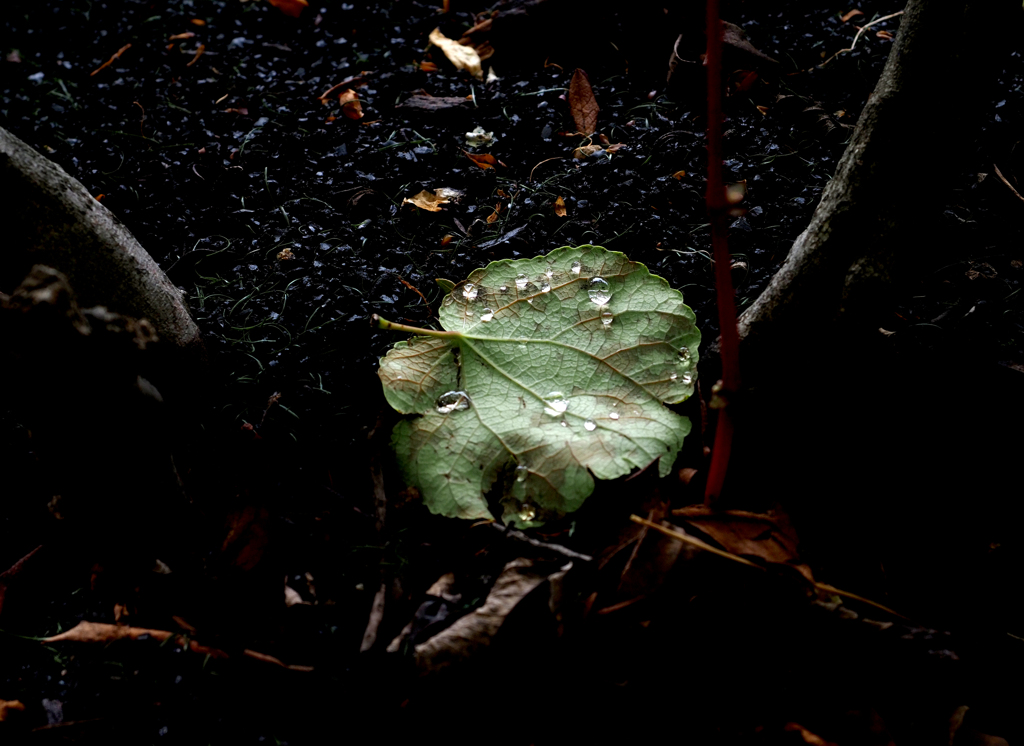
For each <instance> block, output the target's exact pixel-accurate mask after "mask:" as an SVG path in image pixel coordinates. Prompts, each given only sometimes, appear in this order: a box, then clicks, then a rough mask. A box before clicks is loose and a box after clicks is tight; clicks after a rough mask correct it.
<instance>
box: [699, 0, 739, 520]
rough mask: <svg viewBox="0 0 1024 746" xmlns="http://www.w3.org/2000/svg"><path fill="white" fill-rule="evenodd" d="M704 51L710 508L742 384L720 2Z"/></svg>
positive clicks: (712, 11) (711, 8) (721, 478)
mask: <svg viewBox="0 0 1024 746" xmlns="http://www.w3.org/2000/svg"><path fill="white" fill-rule="evenodd" d="M707 21H708V28H707V38H708V49H707V56H706V58H705V60H706V64H707V68H708V188H707V194H706V196H705V198H704V199H705V202H706V203H707V208H708V214H709V217H710V219H711V246H712V253H713V255H714V262H715V294H716V300H717V304H718V328H719V334H720V335H721V346H720V349H721V356H722V381H721V386H720V387H719V392H720V394H721V398H720V401H721V406H720V407H719V412H718V426H717V429H716V431H715V444H714V448H713V449H712V452H711V466H710V468H709V469H708V481H707V486H706V487H705V490H704V502H705V504H706V505H708V506H709V507H712V506H713V505H714V504H715V503H716V502H717V500H718V498H719V497H720V495H721V493H722V485H723V484H724V482H725V474H726V471H727V470H728V467H729V456H730V454H731V453H732V433H733V426H732V417H731V415H730V414H729V410H728V403H729V399H730V397H731V395H732V394H734V393H736V392H737V391H738V390H739V387H740V366H739V345H740V338H739V330H738V329H737V328H736V296H735V293H734V291H733V286H732V262H731V261H730V258H729V244H728V239H727V238H726V226H725V218H726V214H727V213H728V210H729V200H728V195H727V194H726V191H725V181H724V179H723V176H722V119H723V117H722V36H723V27H722V21H721V19H720V18H719V15H718V0H708V3H707Z"/></svg>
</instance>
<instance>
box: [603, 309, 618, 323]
mask: <svg viewBox="0 0 1024 746" xmlns="http://www.w3.org/2000/svg"><path fill="white" fill-rule="evenodd" d="M613 318H615V314H613V313H612V312H611V311H605V312H604V313H602V314H601V323H602V324H604V325H605V326H611V325H612V319H613Z"/></svg>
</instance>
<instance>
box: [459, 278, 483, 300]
mask: <svg viewBox="0 0 1024 746" xmlns="http://www.w3.org/2000/svg"><path fill="white" fill-rule="evenodd" d="M479 292H480V290H479V288H478V287H477V286H476V285H474V284H473V283H471V282H467V283H466V284H465V285H463V286H462V296H463V297H464V298H465V299H466V300H476V296H477V293H479Z"/></svg>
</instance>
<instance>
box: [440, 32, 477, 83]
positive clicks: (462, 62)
mask: <svg viewBox="0 0 1024 746" xmlns="http://www.w3.org/2000/svg"><path fill="white" fill-rule="evenodd" d="M429 39H430V43H431V44H433V45H434V46H436V47H438V48H439V49H440V50H441V51H442V52H444V56H445V57H447V58H448V59H449V60H451V63H452V64H453V65H455V67H457V68H458V69H459V70H468V71H469V72H470V73H471V74H472V75H473V77H475V78H480V79H481V80H482V79H483V77H484V71H483V67H482V66H481V64H480V55H479V54H477V51H476V50H475V49H473V48H472V47H466V46H463V45H462V44H459V43H458V42H457V41H455V40H453V39H449V38H448V37H447V36H445V35H444V34H442V33H441V29H439V28H436V29H434V30H433V31H431V32H430V36H429Z"/></svg>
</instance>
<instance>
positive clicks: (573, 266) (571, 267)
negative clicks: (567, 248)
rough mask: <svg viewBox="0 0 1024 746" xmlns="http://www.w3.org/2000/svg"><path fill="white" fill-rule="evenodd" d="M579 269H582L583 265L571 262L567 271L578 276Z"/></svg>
mask: <svg viewBox="0 0 1024 746" xmlns="http://www.w3.org/2000/svg"><path fill="white" fill-rule="evenodd" d="M581 269H583V265H582V264H580V263H579V262H573V263H572V264H570V265H569V271H570V272H572V273H573V274H574V275H578V274H579V273H580V270H581Z"/></svg>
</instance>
